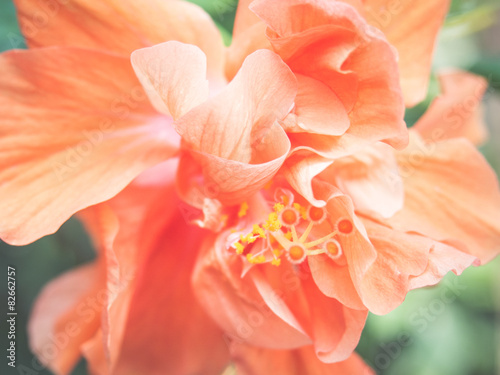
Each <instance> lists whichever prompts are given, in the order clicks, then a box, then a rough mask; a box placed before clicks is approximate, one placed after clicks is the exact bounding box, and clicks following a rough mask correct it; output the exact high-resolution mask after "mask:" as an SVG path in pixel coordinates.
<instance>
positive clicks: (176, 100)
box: [131, 42, 209, 120]
mask: <svg viewBox="0 0 500 375" xmlns="http://www.w3.org/2000/svg"><path fill="white" fill-rule="evenodd" d="M131 61H132V66H133V67H134V70H135V72H136V74H137V77H138V78H139V80H140V81H141V83H142V86H143V87H144V89H145V90H146V92H147V94H148V97H149V99H150V100H151V103H153V105H154V106H155V108H156V109H157V110H158V111H159V112H162V113H164V114H167V115H170V116H172V117H173V118H174V120H177V119H178V118H179V117H181V116H183V115H184V114H186V113H187V112H188V111H189V110H191V109H192V108H193V107H196V106H197V105H199V104H201V103H203V102H204V101H205V100H207V99H208V94H209V91H208V90H209V89H208V81H207V79H206V65H207V62H206V57H205V55H204V54H203V52H202V51H201V50H200V49H199V48H197V47H195V46H192V45H188V44H183V43H179V42H166V43H162V44H159V45H156V46H154V47H149V48H143V49H140V50H136V51H134V52H133V53H132V56H131Z"/></svg>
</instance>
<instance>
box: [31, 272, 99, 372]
mask: <svg viewBox="0 0 500 375" xmlns="http://www.w3.org/2000/svg"><path fill="white" fill-rule="evenodd" d="M101 266H102V264H101V263H93V264H90V265H86V266H82V267H79V268H77V269H75V270H74V271H69V272H67V273H65V274H64V275H62V276H59V277H58V278H57V279H55V280H54V281H52V282H51V283H49V284H48V285H46V286H45V287H44V289H43V290H42V293H41V294H40V296H39V297H38V298H37V301H36V303H35V306H34V308H33V312H32V313H31V317H30V321H29V325H28V332H29V340H30V348H31V350H32V351H33V352H34V353H35V354H36V355H37V357H38V360H39V361H40V363H42V364H43V365H44V366H47V367H48V368H49V369H51V370H52V371H54V372H55V373H56V374H69V373H70V372H71V370H72V369H73V367H74V366H75V365H76V364H77V362H78V361H79V359H80V356H81V353H80V346H81V345H82V344H83V343H84V342H85V341H87V340H88V339H90V338H91V337H92V336H93V335H94V334H95V332H96V331H97V329H98V327H99V321H100V319H99V316H100V312H101V307H102V304H103V302H104V300H105V294H106V293H105V292H106V289H105V284H104V272H103V271H104V270H103V268H102V267H101Z"/></svg>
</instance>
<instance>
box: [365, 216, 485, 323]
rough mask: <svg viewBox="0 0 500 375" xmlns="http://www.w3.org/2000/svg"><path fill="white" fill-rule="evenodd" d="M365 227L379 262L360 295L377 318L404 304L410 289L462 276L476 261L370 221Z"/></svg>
mask: <svg viewBox="0 0 500 375" xmlns="http://www.w3.org/2000/svg"><path fill="white" fill-rule="evenodd" d="M363 223H364V224H365V227H366V228H367V231H368V236H369V237H370V241H371V243H372V244H373V246H375V248H376V250H377V259H376V261H375V262H374V263H373V265H372V266H371V267H370V269H369V270H368V272H367V273H366V274H365V276H364V278H363V281H362V283H361V286H360V294H361V296H362V299H363V303H364V304H365V306H366V307H368V309H369V310H370V311H371V312H373V313H375V314H380V315H383V314H387V313H389V312H390V311H392V310H393V309H394V308H396V307H397V306H399V305H400V304H401V303H402V302H403V300H404V299H405V297H406V294H407V293H408V291H409V290H410V289H414V288H416V287H417V285H418V287H422V286H427V285H434V284H436V283H438V282H439V281H440V280H441V279H442V278H443V276H444V275H445V274H446V273H447V272H449V271H454V272H455V273H460V272H461V271H462V270H463V269H465V268H466V267H468V266H470V265H471V264H472V262H474V260H475V258H474V257H473V256H470V255H468V254H465V253H463V252H461V251H459V250H456V249H454V248H452V247H451V246H448V245H446V244H444V243H440V242H437V241H434V240H432V239H430V238H426V237H423V236H420V235H418V234H415V233H403V232H400V231H397V230H394V229H392V228H390V227H387V226H385V225H383V224H378V223H376V222H374V221H371V220H368V219H366V220H363ZM447 256H448V258H446V257H447Z"/></svg>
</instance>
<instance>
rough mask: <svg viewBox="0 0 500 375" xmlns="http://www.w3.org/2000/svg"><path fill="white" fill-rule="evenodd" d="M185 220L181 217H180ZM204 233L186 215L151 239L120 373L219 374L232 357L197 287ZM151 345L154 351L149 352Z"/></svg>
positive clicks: (130, 310) (133, 300)
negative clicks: (194, 272) (197, 264)
mask: <svg viewBox="0 0 500 375" xmlns="http://www.w3.org/2000/svg"><path fill="white" fill-rule="evenodd" d="M179 219H180V218H179ZM203 238H204V233H203V232H202V231H201V230H199V229H197V228H195V227H187V225H186V223H185V222H184V221H183V220H182V219H180V220H177V221H176V222H175V223H173V225H171V226H170V227H169V228H168V229H167V230H166V231H163V233H162V234H161V235H160V236H159V237H158V238H157V239H156V241H155V242H153V243H150V244H149V245H150V248H149V249H147V248H146V249H139V251H143V250H146V251H148V254H147V255H146V256H145V259H144V261H143V262H142V263H141V264H140V270H139V273H138V275H137V279H136V280H135V283H134V292H133V295H132V298H131V300H130V304H129V305H128V306H127V307H125V306H122V308H127V309H128V316H127V320H126V322H125V321H121V322H116V320H111V321H110V323H111V324H113V323H114V324H125V327H124V330H125V333H124V336H123V341H122V344H121V348H120V355H119V357H118V358H117V362H116V365H115V369H116V370H115V371H116V373H137V374H152V375H154V374H158V375H163V374H198V373H204V374H207V375H210V374H212V375H219V374H220V373H221V372H222V370H223V369H224V368H225V366H226V364H227V361H228V350H227V346H226V343H225V342H224V339H223V335H222V331H221V330H220V329H219V328H218V327H216V326H215V324H214V323H213V322H212V320H210V318H209V317H208V316H207V315H206V313H205V312H204V311H203V310H202V309H201V308H200V306H199V305H198V302H197V301H196V299H195V297H194V295H193V291H192V290H191V284H190V278H191V273H192V267H193V263H194V260H195V257H196V256H197V252H198V250H199V247H200V243H201V242H202V241H203ZM145 347H148V348H149V349H148V350H146V351H145V350H144V348H145Z"/></svg>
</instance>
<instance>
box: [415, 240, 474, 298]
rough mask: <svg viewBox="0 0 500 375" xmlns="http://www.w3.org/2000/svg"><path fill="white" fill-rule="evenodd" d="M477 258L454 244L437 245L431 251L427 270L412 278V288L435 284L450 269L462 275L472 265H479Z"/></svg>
mask: <svg viewBox="0 0 500 375" xmlns="http://www.w3.org/2000/svg"><path fill="white" fill-rule="evenodd" d="M477 264H478V263H477V259H476V258H475V257H474V256H471V255H469V254H467V253H465V252H463V251H460V250H458V249H456V248H454V247H452V246H443V245H442V246H435V247H433V248H431V251H430V252H429V263H428V264H427V268H426V269H425V271H424V272H423V273H422V274H420V275H418V276H415V277H411V278H410V284H409V285H410V288H411V289H416V288H422V287H424V286H429V285H435V284H437V283H438V282H440V281H441V279H442V278H443V277H444V276H445V275H446V274H447V273H448V272H450V271H452V272H453V273H454V274H455V275H460V274H461V273H462V272H463V271H464V270H465V269H466V268H467V267H469V266H470V265H477Z"/></svg>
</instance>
